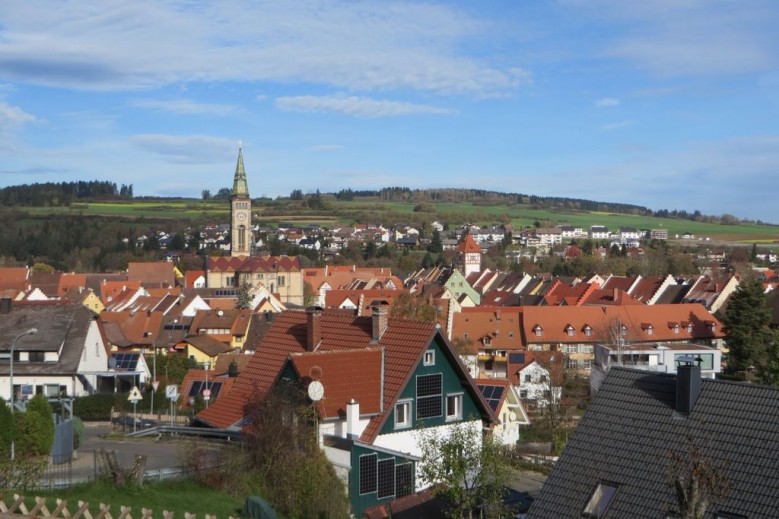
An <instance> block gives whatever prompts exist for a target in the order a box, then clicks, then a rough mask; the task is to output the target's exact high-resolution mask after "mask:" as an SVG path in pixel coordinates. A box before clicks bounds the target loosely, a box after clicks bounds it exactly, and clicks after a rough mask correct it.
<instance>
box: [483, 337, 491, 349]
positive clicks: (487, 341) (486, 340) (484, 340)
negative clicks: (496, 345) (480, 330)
mask: <svg viewBox="0 0 779 519" xmlns="http://www.w3.org/2000/svg"><path fill="white" fill-rule="evenodd" d="M482 342H483V343H484V345H485V346H489V345H490V344H492V339H491V338H490V336H489V335H485V336H484V338H483V339H482Z"/></svg>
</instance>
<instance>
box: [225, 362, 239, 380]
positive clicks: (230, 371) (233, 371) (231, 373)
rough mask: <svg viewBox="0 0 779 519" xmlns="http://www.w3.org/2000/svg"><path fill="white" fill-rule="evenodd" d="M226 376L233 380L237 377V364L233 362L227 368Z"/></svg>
mask: <svg viewBox="0 0 779 519" xmlns="http://www.w3.org/2000/svg"><path fill="white" fill-rule="evenodd" d="M227 376H228V377H230V378H235V377H237V376H238V364H236V363H235V361H233V362H231V363H230V364H229V365H228V366H227Z"/></svg>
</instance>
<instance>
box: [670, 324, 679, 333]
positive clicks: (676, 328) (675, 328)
mask: <svg viewBox="0 0 779 519" xmlns="http://www.w3.org/2000/svg"><path fill="white" fill-rule="evenodd" d="M668 328H670V329H671V331H673V332H674V333H679V330H680V328H679V323H668Z"/></svg>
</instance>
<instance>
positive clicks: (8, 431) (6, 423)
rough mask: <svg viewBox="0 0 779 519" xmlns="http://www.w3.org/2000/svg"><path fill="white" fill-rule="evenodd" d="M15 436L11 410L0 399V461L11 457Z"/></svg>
mask: <svg viewBox="0 0 779 519" xmlns="http://www.w3.org/2000/svg"><path fill="white" fill-rule="evenodd" d="M13 436H14V420H13V415H11V408H10V407H9V406H8V405H6V403H5V400H3V399H2V398H0V459H4V458H6V457H10V455H11V440H12V439H13Z"/></svg>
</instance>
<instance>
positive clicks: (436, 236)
mask: <svg viewBox="0 0 779 519" xmlns="http://www.w3.org/2000/svg"><path fill="white" fill-rule="evenodd" d="M427 250H428V251H430V252H434V253H436V254H440V253H441V252H443V251H444V244H443V242H442V241H441V233H440V232H438V231H433V235H432V236H431V237H430V247H428V248H427Z"/></svg>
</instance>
